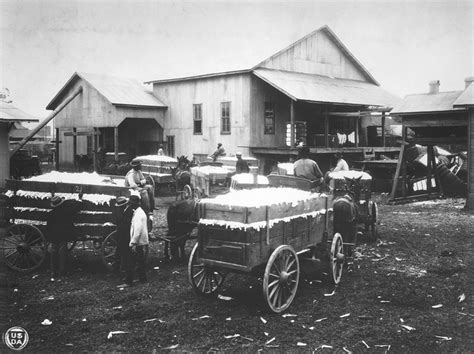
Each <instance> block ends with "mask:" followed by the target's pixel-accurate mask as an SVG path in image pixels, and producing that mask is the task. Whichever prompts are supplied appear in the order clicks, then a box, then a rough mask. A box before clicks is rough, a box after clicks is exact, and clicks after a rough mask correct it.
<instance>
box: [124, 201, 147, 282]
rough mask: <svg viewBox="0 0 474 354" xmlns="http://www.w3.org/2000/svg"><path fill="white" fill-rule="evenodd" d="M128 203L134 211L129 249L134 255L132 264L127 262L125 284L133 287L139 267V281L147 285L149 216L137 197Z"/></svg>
mask: <svg viewBox="0 0 474 354" xmlns="http://www.w3.org/2000/svg"><path fill="white" fill-rule="evenodd" d="M128 203H129V204H130V207H131V209H132V210H133V215H132V220H131V225H130V243H129V247H130V250H131V252H132V254H133V256H132V257H131V262H127V263H128V264H127V277H126V279H125V283H126V284H127V285H132V283H133V270H134V267H135V265H136V266H137V273H138V280H139V281H140V282H141V283H146V282H147V281H148V280H147V277H146V264H145V262H146V253H147V249H148V243H149V241H148V226H147V222H148V219H147V216H146V214H145V212H144V211H143V209H142V208H141V207H140V198H139V197H138V196H137V195H131V196H130V198H129V201H128Z"/></svg>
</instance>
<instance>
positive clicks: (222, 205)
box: [188, 176, 344, 313]
mask: <svg viewBox="0 0 474 354" xmlns="http://www.w3.org/2000/svg"><path fill="white" fill-rule="evenodd" d="M280 177H284V178H281V179H279V180H276V179H274V178H272V180H271V181H270V182H271V184H272V186H271V187H269V188H261V189H253V190H239V191H234V192H232V193H229V194H226V195H220V196H217V197H215V198H212V199H204V200H202V201H201V202H200V204H199V213H200V220H199V225H198V241H197V243H196V245H195V247H194V249H193V251H192V253H191V256H190V258H189V264H188V275H189V280H190V283H191V285H192V286H193V288H194V290H195V291H196V293H197V294H199V295H212V294H216V292H217V290H218V289H219V287H220V286H221V285H222V283H223V281H224V278H225V276H226V274H227V273H229V272H238V273H244V274H249V275H256V276H261V275H262V274H263V284H262V287H263V289H262V290H263V295H264V298H265V302H266V304H267V306H268V307H269V309H270V310H271V311H273V312H277V313H278V312H282V311H284V310H286V309H287V308H288V307H289V306H290V305H291V303H292V301H293V299H294V297H295V294H296V291H297V288H298V282H299V275H300V265H299V264H300V263H299V257H305V256H306V257H308V258H313V257H314V258H318V259H320V260H322V261H323V262H321V263H322V264H324V265H325V267H326V268H327V270H328V274H329V276H330V279H331V281H332V282H333V283H336V284H337V283H339V281H340V279H341V275H342V266H343V263H344V252H343V239H342V235H340V234H337V233H334V229H333V225H332V217H333V215H332V212H333V210H332V203H333V196H332V195H331V194H324V193H315V192H313V191H311V183H310V182H309V181H307V180H304V179H300V178H297V177H288V176H280ZM275 185H281V186H282V187H276V186H275ZM285 185H286V186H285ZM288 185H294V186H298V188H289V187H287V186H288Z"/></svg>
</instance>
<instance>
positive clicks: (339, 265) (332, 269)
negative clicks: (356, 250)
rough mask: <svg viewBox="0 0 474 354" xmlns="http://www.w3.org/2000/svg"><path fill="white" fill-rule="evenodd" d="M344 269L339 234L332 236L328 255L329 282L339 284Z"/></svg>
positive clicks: (342, 248)
mask: <svg viewBox="0 0 474 354" xmlns="http://www.w3.org/2000/svg"><path fill="white" fill-rule="evenodd" d="M343 267H344V244H343V242H342V236H341V234H340V233H336V234H334V237H333V239H332V242H331V251H330V253H329V274H328V278H329V281H330V282H331V283H333V284H335V285H337V284H339V282H340V281H341V277H342V269H343Z"/></svg>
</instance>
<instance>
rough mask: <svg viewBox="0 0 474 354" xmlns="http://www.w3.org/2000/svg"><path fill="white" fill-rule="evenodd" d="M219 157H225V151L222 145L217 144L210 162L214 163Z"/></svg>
mask: <svg viewBox="0 0 474 354" xmlns="http://www.w3.org/2000/svg"><path fill="white" fill-rule="evenodd" d="M219 156H225V149H224V147H223V146H222V143H219V144H217V149H216V151H214V152H213V153H212V154H211V156H210V157H211V158H212V161H216V160H217V158H218V157H219Z"/></svg>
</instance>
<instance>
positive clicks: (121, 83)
mask: <svg viewBox="0 0 474 354" xmlns="http://www.w3.org/2000/svg"><path fill="white" fill-rule="evenodd" d="M77 78H81V79H83V80H84V81H86V82H88V83H89V84H90V85H91V86H92V87H94V88H95V89H96V90H97V91H98V92H99V93H100V94H101V95H103V96H104V97H105V98H106V99H107V100H108V101H109V102H110V103H111V104H113V105H122V106H142V107H157V108H165V107H166V105H165V104H164V103H162V102H161V101H160V100H159V99H157V98H156V97H155V96H153V94H152V93H151V92H149V91H147V90H146V89H145V87H143V85H142V84H141V83H140V82H138V81H137V80H134V79H125V78H119V77H113V76H108V75H101V74H90V73H82V72H78V73H74V75H73V76H72V77H71V78H70V79H69V80H68V82H67V83H66V84H65V85H64V87H63V88H62V89H61V90H60V91H59V92H58V93H57V94H56V96H55V97H54V98H53V99H52V100H51V102H50V103H49V104H48V106H47V107H46V108H47V109H55V108H56V107H57V106H58V105H59V104H60V98H61V97H62V96H63V92H64V91H65V90H66V89H67V88H68V87H69V86H70V85H71V84H72V82H74V81H75V80H76V79H77Z"/></svg>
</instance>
